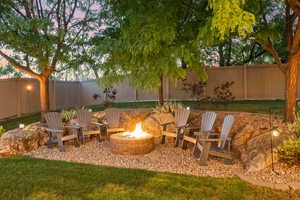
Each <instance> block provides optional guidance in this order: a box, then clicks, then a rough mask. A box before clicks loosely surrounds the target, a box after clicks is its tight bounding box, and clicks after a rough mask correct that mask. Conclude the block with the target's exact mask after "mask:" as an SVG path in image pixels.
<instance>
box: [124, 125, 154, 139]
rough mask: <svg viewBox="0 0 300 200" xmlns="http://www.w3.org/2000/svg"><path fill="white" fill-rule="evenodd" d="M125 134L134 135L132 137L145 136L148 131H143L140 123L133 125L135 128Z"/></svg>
mask: <svg viewBox="0 0 300 200" xmlns="http://www.w3.org/2000/svg"><path fill="white" fill-rule="evenodd" d="M125 134H126V136H127V137H134V138H140V137H146V136H148V135H149V134H148V133H146V132H144V131H143V129H142V124H141V123H138V124H136V125H135V130H134V131H133V132H127V133H125Z"/></svg>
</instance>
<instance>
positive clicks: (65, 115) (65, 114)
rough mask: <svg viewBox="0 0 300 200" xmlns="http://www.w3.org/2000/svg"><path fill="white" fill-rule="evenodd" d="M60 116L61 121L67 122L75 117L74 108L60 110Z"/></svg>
mask: <svg viewBox="0 0 300 200" xmlns="http://www.w3.org/2000/svg"><path fill="white" fill-rule="evenodd" d="M61 117H62V120H63V122H65V123H66V122H69V121H71V120H72V119H75V118H76V110H73V109H72V110H62V111H61Z"/></svg>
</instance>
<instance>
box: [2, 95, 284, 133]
mask: <svg viewBox="0 0 300 200" xmlns="http://www.w3.org/2000/svg"><path fill="white" fill-rule="evenodd" d="M177 102H178V103H183V104H184V105H186V106H190V107H191V108H193V109H199V110H216V111H218V110H219V111H242V112H253V113H269V111H270V109H271V110H272V112H274V113H275V114H281V113H282V110H283V101H281V100H243V101H233V102H232V103H229V104H227V105H224V104H222V103H216V104H210V103H201V102H197V101H177ZM155 106H157V102H156V101H146V102H145V101H144V102H128V103H115V104H114V105H113V107H117V108H152V107H155ZM87 107H88V108H92V109H93V110H94V111H100V110H104V109H105V108H104V106H103V105H93V106H87ZM39 120H40V114H33V115H29V116H26V117H21V118H15V119H9V120H6V121H2V122H1V121H0V126H1V125H2V126H3V127H4V128H5V129H6V130H10V129H13V128H16V127H18V125H19V124H20V123H24V124H29V123H33V122H36V121H39Z"/></svg>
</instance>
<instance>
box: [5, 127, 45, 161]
mask: <svg viewBox="0 0 300 200" xmlns="http://www.w3.org/2000/svg"><path fill="white" fill-rule="evenodd" d="M48 139H49V136H48V134H47V133H45V132H44V131H42V130H41V129H40V128H35V129H32V130H26V129H14V130H11V131H8V132H6V133H4V134H3V135H2V136H1V137H0V157H7V156H11V155H18V154H23V153H25V152H30V151H33V150H36V149H38V148H39V147H40V146H42V145H45V144H46V143H47V141H48Z"/></svg>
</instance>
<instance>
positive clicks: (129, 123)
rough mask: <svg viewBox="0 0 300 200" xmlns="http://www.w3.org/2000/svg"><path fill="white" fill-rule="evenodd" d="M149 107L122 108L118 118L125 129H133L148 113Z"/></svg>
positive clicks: (149, 112) (149, 111)
mask: <svg viewBox="0 0 300 200" xmlns="http://www.w3.org/2000/svg"><path fill="white" fill-rule="evenodd" d="M151 111H152V110H151V109H134V110H132V109H122V110H121V116H120V119H121V121H122V122H123V123H122V125H121V126H122V127H123V128H125V130H128V131H133V130H134V129H135V126H136V124H137V123H141V122H143V121H144V120H145V119H146V118H147V117H148V116H149V115H150V114H151Z"/></svg>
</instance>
